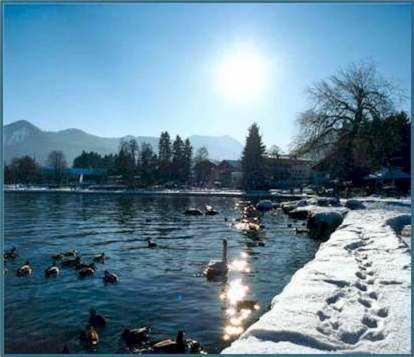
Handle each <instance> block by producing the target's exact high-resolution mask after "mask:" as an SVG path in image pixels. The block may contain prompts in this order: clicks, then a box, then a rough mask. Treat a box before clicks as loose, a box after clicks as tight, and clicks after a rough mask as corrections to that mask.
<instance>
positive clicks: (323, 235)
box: [307, 207, 348, 240]
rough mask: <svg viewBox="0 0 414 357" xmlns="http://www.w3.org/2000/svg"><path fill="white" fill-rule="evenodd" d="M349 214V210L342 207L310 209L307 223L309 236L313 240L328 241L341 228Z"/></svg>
mask: <svg viewBox="0 0 414 357" xmlns="http://www.w3.org/2000/svg"><path fill="white" fill-rule="evenodd" d="M347 212H348V210H347V209H344V208H342V207H341V208H333V207H329V208H328V207H326V208H316V209H310V210H309V213H308V223H307V227H308V229H309V236H310V237H311V238H313V239H321V240H327V239H328V238H329V236H330V235H331V233H332V232H334V231H335V229H336V228H338V227H339V226H340V224H341V223H342V221H343V219H344V216H345V215H346V213H347Z"/></svg>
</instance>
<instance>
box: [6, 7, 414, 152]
mask: <svg viewBox="0 0 414 357" xmlns="http://www.w3.org/2000/svg"><path fill="white" fill-rule="evenodd" d="M4 14H5V21H4V123H10V122H13V121H16V120H20V119H25V120H29V121H31V122H32V123H34V124H35V125H37V126H39V127H41V128H43V129H46V130H59V129H65V128H71V127H72V128H79V129H83V130H85V131H88V132H90V133H93V134H97V135H101V136H123V135H126V134H132V135H154V136H157V135H159V133H160V131H161V130H168V131H169V132H170V133H171V134H172V135H175V134H181V135H182V136H188V135H192V134H200V135H231V136H233V137H234V138H236V139H238V140H240V141H241V142H243V141H244V138H245V136H246V132H247V128H248V126H249V125H250V124H251V123H252V122H253V121H256V122H258V124H259V125H260V127H261V130H262V133H263V137H264V141H265V143H266V144H267V145H270V144H277V145H279V146H280V147H282V148H283V149H286V148H287V147H288V144H289V142H290V141H291V139H292V137H293V135H294V134H295V125H294V119H295V118H296V116H297V113H298V112H300V111H303V110H305V109H306V108H307V106H308V103H307V101H306V97H305V95H304V91H305V88H306V86H308V85H309V84H311V83H313V82H315V81H317V80H319V79H322V78H325V77H327V76H329V75H331V74H333V73H335V72H336V71H337V70H338V68H340V67H341V66H347V65H348V64H349V63H351V62H353V61H359V60H372V61H374V62H375V63H376V64H377V66H378V68H379V70H380V71H381V72H382V73H383V74H384V75H385V76H386V77H388V78H391V79H393V80H396V81H398V82H399V84H400V85H401V87H403V88H404V89H405V90H406V91H407V94H409V93H410V86H411V71H410V66H411V6H410V5H408V4H395V5H385V4H369V5H362V4H335V5H333V4H79V5H73V4H65V5H63V4H60V5H36V6H35V5H7V6H6V7H5V12H4ZM246 43H247V44H248V46H249V48H255V52H256V53H259V55H260V58H262V59H265V60H266V61H267V62H266V63H267V67H266V71H265V75H266V83H267V85H266V86H265V90H263V91H262V93H261V95H260V97H259V98H256V99H255V100H253V101H244V102H234V101H232V100H229V98H227V97H226V96H225V95H223V93H222V92H220V91H218V90H217V78H216V72H217V71H216V70H215V69H216V68H217V67H220V61H222V58H224V57H225V56H224V55H225V54H229V53H230V54H231V53H232V51H233V52H234V51H237V50H238V49H240V48H244V47H243V46H245V45H246ZM223 56H224V57H223ZM409 108H410V107H409V102H407V103H406V104H405V109H409Z"/></svg>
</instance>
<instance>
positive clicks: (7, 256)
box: [3, 247, 17, 260]
mask: <svg viewBox="0 0 414 357" xmlns="http://www.w3.org/2000/svg"><path fill="white" fill-rule="evenodd" d="M3 257H4V260H14V259H16V258H17V249H16V247H12V248H11V249H10V250H9V251H8V252H7V251H6V252H4V255H3Z"/></svg>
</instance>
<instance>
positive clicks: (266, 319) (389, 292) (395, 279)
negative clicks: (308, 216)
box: [221, 209, 411, 354]
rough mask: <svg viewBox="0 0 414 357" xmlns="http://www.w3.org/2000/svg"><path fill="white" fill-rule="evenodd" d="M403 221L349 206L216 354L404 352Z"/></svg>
mask: <svg viewBox="0 0 414 357" xmlns="http://www.w3.org/2000/svg"><path fill="white" fill-rule="evenodd" d="M407 222H409V223H407ZM410 223H411V214H409V213H407V214H404V213H401V212H397V211H393V210H383V209H365V210H356V211H350V212H349V213H348V214H347V216H346V217H345V219H344V221H343V223H342V224H341V225H340V226H339V227H338V228H337V230H336V231H335V232H333V233H332V235H331V237H330V239H329V240H328V241H327V242H324V243H322V244H321V246H320V247H319V250H318V251H317V253H316V254H315V257H314V259H313V260H311V261H310V262H308V263H307V264H305V266H303V267H302V268H301V269H299V270H298V271H297V272H296V273H295V274H294V275H293V277H292V278H291V280H290V282H289V283H288V284H287V285H286V286H285V288H284V289H283V291H282V292H281V293H280V294H278V295H276V296H274V297H273V299H272V303H271V308H270V310H269V311H268V312H266V313H264V314H263V315H262V316H261V317H260V319H259V320H258V321H257V322H255V323H254V324H253V325H251V326H250V327H249V328H248V329H247V330H246V331H245V332H244V333H243V334H242V335H241V336H239V337H238V338H237V339H236V340H235V341H233V342H232V344H231V345H230V346H229V347H227V348H225V349H224V350H223V351H222V352H221V353H222V354H245V353H247V354H263V353H268V354H269V353H271V354H279V353H299V354H303V353H318V354H320V353H410V352H411V318H410V316H411V311H410V309H411V269H410V267H411V254H410V253H411V250H410V246H409V245H408V244H407V242H405V241H404V240H403V239H402V238H401V237H400V236H399V233H398V232H399V230H400V229H401V228H402V227H400V226H402V225H404V224H410ZM409 239H411V238H409Z"/></svg>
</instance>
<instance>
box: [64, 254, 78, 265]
mask: <svg viewBox="0 0 414 357" xmlns="http://www.w3.org/2000/svg"><path fill="white" fill-rule="evenodd" d="M80 261H81V259H80V257H79V256H77V257H75V259H65V260H63V261H62V266H67V267H76V266H78V265H79V264H80Z"/></svg>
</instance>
